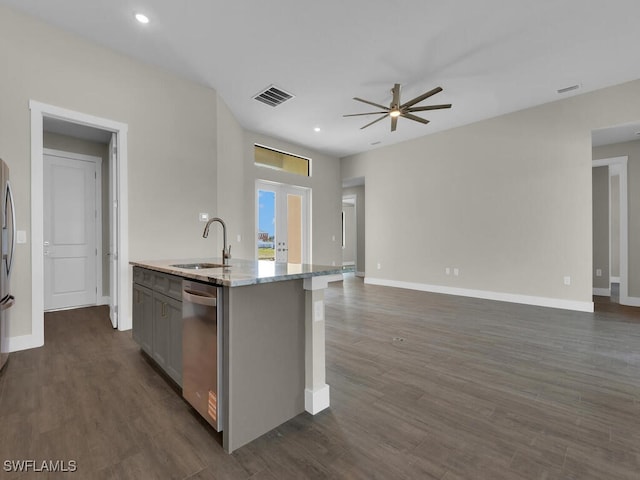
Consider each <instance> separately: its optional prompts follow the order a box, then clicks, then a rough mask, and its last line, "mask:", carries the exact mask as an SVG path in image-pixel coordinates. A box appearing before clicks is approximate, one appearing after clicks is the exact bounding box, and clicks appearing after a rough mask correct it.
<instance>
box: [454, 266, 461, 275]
mask: <svg viewBox="0 0 640 480" xmlns="http://www.w3.org/2000/svg"><path fill="white" fill-rule="evenodd" d="M453 275H454V276H456V277H457V276H458V275H460V270H458V269H457V268H454V269H453Z"/></svg>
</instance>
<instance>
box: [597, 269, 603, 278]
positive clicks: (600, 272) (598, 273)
mask: <svg viewBox="0 0 640 480" xmlns="http://www.w3.org/2000/svg"><path fill="white" fill-rule="evenodd" d="M601 276H602V269H601V268H596V277H601Z"/></svg>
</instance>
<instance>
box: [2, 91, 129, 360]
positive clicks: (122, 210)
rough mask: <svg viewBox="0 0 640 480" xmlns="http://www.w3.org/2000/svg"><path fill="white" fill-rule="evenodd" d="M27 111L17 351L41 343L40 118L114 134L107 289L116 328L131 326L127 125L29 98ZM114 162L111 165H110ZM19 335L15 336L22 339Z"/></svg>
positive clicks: (41, 205) (42, 300) (41, 164)
mask: <svg viewBox="0 0 640 480" xmlns="http://www.w3.org/2000/svg"><path fill="white" fill-rule="evenodd" d="M29 109H30V111H31V335H30V336H27V337H29V338H25V339H24V340H23V341H21V340H17V341H16V342H15V344H14V345H12V350H21V349H25V348H33V347H37V346H42V345H44V281H43V271H44V264H43V263H44V262H43V253H44V248H43V244H42V243H43V241H44V227H43V224H42V219H43V215H44V213H43V212H44V206H43V197H44V195H43V185H44V184H43V174H44V172H43V170H44V162H43V157H42V155H43V144H42V141H43V140H42V132H43V128H42V127H43V125H42V123H43V121H42V120H43V118H44V117H51V118H56V119H59V120H64V121H67V122H70V123H77V124H80V125H85V126H89V127H94V128H98V129H100V130H106V131H108V132H112V133H115V134H116V136H117V154H116V162H115V164H114V162H110V168H114V167H115V168H116V175H115V179H116V183H117V187H116V188H117V198H116V203H117V207H118V218H117V222H116V228H117V231H118V245H117V248H118V257H117V262H118V275H117V276H116V281H117V284H118V288H117V289H116V292H111V299H112V301H113V298H114V295H115V299H116V302H117V303H116V305H119V312H118V330H129V329H131V303H130V299H129V289H128V287H129V241H128V238H129V229H128V223H129V219H128V186H127V181H128V178H127V133H128V129H129V127H128V125H127V124H125V123H121V122H116V121H113V120H109V119H106V118H100V117H96V116H93V115H87V114H85V113H81V112H76V111H73V110H68V109H65V108H61V107H56V106H54V105H47V104H45V103H41V102H37V101H35V100H30V101H29ZM112 164H114V165H112ZM22 338H23V337H18V339H22Z"/></svg>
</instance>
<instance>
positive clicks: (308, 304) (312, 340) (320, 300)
mask: <svg viewBox="0 0 640 480" xmlns="http://www.w3.org/2000/svg"><path fill="white" fill-rule="evenodd" d="M327 286H328V281H327V277H326V276H319V277H310V278H305V279H304V289H305V389H304V409H305V410H306V411H307V412H309V413H310V414H312V415H315V414H316V413H318V412H321V411H322V410H324V409H325V408H328V407H329V385H327V384H326V368H325V336H324V327H325V324H324V290H325V289H326V288H327Z"/></svg>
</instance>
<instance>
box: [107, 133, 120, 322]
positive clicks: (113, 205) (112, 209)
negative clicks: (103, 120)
mask: <svg viewBox="0 0 640 480" xmlns="http://www.w3.org/2000/svg"><path fill="white" fill-rule="evenodd" d="M116 141H117V137H116V134H115V133H113V134H111V141H110V142H109V233H110V235H109V297H110V301H109V318H110V319H111V325H113V328H118V202H117V200H116V199H117V198H118V182H117V178H118V172H117V167H118V161H117V160H118V159H117V157H116V155H117V151H116Z"/></svg>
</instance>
